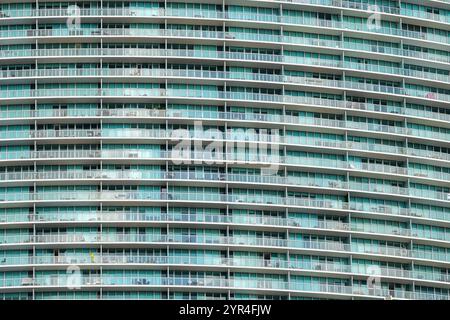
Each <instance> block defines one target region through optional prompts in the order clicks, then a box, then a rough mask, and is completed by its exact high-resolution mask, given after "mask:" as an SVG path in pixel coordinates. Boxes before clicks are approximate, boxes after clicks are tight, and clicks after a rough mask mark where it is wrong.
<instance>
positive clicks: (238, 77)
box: [0, 68, 450, 96]
mask: <svg viewBox="0 0 450 320" xmlns="http://www.w3.org/2000/svg"><path fill="white" fill-rule="evenodd" d="M366 69H368V68H366ZM373 69H375V68H373ZM373 69H372V70H370V71H373ZM401 70H403V71H402V72H401V73H404V74H406V73H407V74H415V75H422V76H423V75H424V73H419V72H413V71H411V72H410V71H409V70H406V69H401ZM394 74H395V73H394ZM2 75H3V76H4V78H5V79H6V78H20V77H24V78H34V77H45V78H49V77H65V78H66V77H94V78H98V77H139V78H141V77H151V78H157V79H160V78H165V77H167V78H172V77H173V78H193V79H196V78H199V79H204V78H206V79H215V80H224V81H225V80H235V81H245V82H247V81H256V82H275V83H277V82H278V83H282V84H290V85H303V86H314V87H318V86H320V87H331V88H338V89H342V90H358V91H374V92H382V93H389V94H397V95H418V96H422V95H423V94H411V93H410V92H409V91H408V90H406V89H404V88H401V87H394V86H385V85H374V84H369V83H358V82H353V81H342V80H328V79H318V78H310V77H299V76H291V75H275V74H262V73H249V72H247V73H245V72H224V71H201V70H198V71H197V70H183V69H138V68H123V69H122V68H117V69H38V70H18V71H3V72H1V71H0V76H2ZM426 75H427V76H429V75H428V73H427V74H426ZM438 76H439V77H438ZM429 77H432V76H429ZM433 77H434V79H436V80H439V81H443V82H449V81H450V77H449V76H448V75H447V76H444V75H438V74H434V76H433Z"/></svg>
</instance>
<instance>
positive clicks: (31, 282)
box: [21, 278, 34, 286]
mask: <svg viewBox="0 0 450 320" xmlns="http://www.w3.org/2000/svg"><path fill="white" fill-rule="evenodd" d="M21 284H22V286H32V285H34V280H33V278H23V279H22V282H21Z"/></svg>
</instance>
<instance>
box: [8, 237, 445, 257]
mask: <svg viewBox="0 0 450 320" xmlns="http://www.w3.org/2000/svg"><path fill="white" fill-rule="evenodd" d="M18 243H21V244H24V245H47V244H52V243H91V244H101V243H103V244H105V243H160V244H165V243H180V244H181V243H184V244H208V245H237V246H252V247H253V246H256V247H260V246H262V247H266V248H267V247H282V248H289V249H290V250H294V249H301V250H313V251H317V250H319V251H321V250H325V251H337V252H347V253H351V254H353V255H383V256H394V257H400V258H408V259H419V260H430V261H450V254H448V253H445V252H432V251H423V250H417V249H413V250H411V249H407V248H401V247H393V246H357V245H353V244H352V245H350V244H347V243H344V242H340V241H329V240H294V239H289V240H287V239H277V238H256V237H242V236H236V235H235V236H230V237H227V236H209V235H202V234H199V235H181V234H171V235H158V234H138V233H136V234H134V233H133V234H132V233H130V234H119V233H117V234H116V233H102V234H100V233H98V234H97V233H65V234H64V233H63V234H41V235H31V234H30V235H26V234H23V235H11V236H9V235H3V236H2V237H1V238H0V245H12V244H18Z"/></svg>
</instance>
